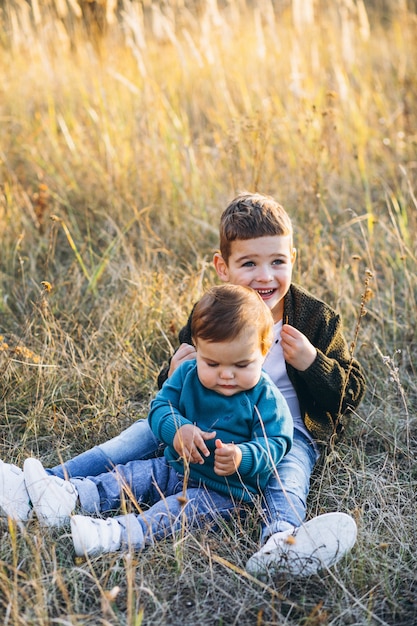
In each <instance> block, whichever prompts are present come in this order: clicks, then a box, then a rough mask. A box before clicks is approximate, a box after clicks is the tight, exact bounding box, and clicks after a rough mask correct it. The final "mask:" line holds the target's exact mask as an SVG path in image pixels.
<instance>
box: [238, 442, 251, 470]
mask: <svg viewBox="0 0 417 626" xmlns="http://www.w3.org/2000/svg"><path fill="white" fill-rule="evenodd" d="M238 448H240V450H241V452H242V460H241V462H240V465H239V467H238V469H237V471H238V472H239V474H242V476H248V475H250V473H251V471H252V455H251V453H250V451H249V447H248V446H247V445H245V444H244V443H240V444H238Z"/></svg>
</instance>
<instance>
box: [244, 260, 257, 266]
mask: <svg viewBox="0 0 417 626" xmlns="http://www.w3.org/2000/svg"><path fill="white" fill-rule="evenodd" d="M254 266H255V263H254V262H253V261H246V263H243V265H242V267H254Z"/></svg>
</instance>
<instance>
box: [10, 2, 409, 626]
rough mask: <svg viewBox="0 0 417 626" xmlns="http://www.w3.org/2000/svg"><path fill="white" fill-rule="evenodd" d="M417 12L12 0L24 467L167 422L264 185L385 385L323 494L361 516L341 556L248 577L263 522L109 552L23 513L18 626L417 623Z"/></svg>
mask: <svg viewBox="0 0 417 626" xmlns="http://www.w3.org/2000/svg"><path fill="white" fill-rule="evenodd" d="M415 10H416V7H415V6H414V5H413V3H411V2H407V1H406V0H390V1H389V0H386V1H385V2H383V1H382V0H379V1H378V0H374V1H373V2H371V1H369V2H367V1H366V0H365V1H364V0H333V1H332V2H325V1H324V0H304V1H303V2H301V0H298V1H296V0H293V1H292V2H291V1H290V0H275V1H274V0H259V1H257V2H250V1H249V0H223V1H221V0H218V1H217V2H216V0H207V1H205V2H204V1H197V0H196V1H192V0H173V1H172V2H169V1H168V0H165V1H162V0H161V1H160V2H150V1H149V0H148V1H145V0H143V1H142V2H140V1H139V0H120V1H119V2H118V3H116V2H115V3H113V4H111V3H110V2H109V3H108V5H107V7H106V6H105V4H104V0H103V2H101V3H100V2H98V1H97V2H81V1H80V2H77V1H76V0H48V1H46V0H45V2H43V1H41V0H36V1H35V0H32V2H27V1H26V0H3V1H2V2H0V24H1V26H0V77H1V80H0V233H1V246H0V376H1V379H0V396H1V402H0V458H1V459H3V460H4V461H8V462H13V463H17V464H19V465H21V464H22V463H23V461H24V459H25V458H26V457H28V456H31V455H35V456H37V457H39V458H40V459H41V460H42V461H43V462H44V463H45V465H47V466H48V465H50V464H55V463H57V462H59V460H60V459H64V460H65V459H68V458H70V457H71V456H72V455H74V454H76V453H78V452H81V451H83V450H85V449H87V448H88V447H90V446H92V445H94V444H96V443H99V442H101V441H104V440H106V439H108V438H109V437H111V436H113V435H115V434H117V433H118V432H120V430H122V429H123V428H125V427H126V426H127V425H129V424H130V423H131V422H132V421H133V420H135V419H138V418H140V417H144V416H146V413H147V407H148V404H149V401H150V399H151V398H152V396H153V394H154V393H155V391H156V376H157V373H158V372H159V369H160V367H161V366H162V364H163V363H164V362H165V361H166V359H167V358H168V357H169V355H170V353H171V351H172V350H173V348H174V347H175V346H176V345H177V332H178V330H179V328H180V327H181V325H182V324H183V323H184V322H185V320H186V318H187V316H188V313H189V311H190V309H191V307H192V305H193V303H194V302H195V301H196V299H197V298H198V297H199V296H200V295H201V293H202V291H203V289H204V288H205V287H206V286H207V285H209V284H211V283H213V282H214V281H215V274H214V271H213V269H212V267H211V258H212V254H213V251H214V250H215V249H216V246H217V243H218V242H217V224H218V219H219V216H220V213H221V212H222V210H223V208H225V206H226V204H227V203H228V202H229V201H230V200H231V198H232V197H233V196H234V195H236V193H238V192H239V191H242V190H250V191H255V190H258V191H261V192H263V193H268V194H271V195H273V196H274V197H275V198H277V199H278V200H279V201H280V202H282V204H283V205H284V206H285V207H286V208H287V210H288V212H289V213H290V214H291V216H292V218H293V220H294V224H295V239H296V247H297V249H298V260H297V265H296V268H295V273H294V280H295V281H296V282H298V283H301V284H303V285H304V286H305V287H306V288H307V289H309V290H310V291H312V292H313V293H315V294H316V295H317V296H319V297H321V298H323V299H325V300H326V301H327V302H329V303H330V304H331V305H332V306H333V307H335V308H336V309H337V310H339V311H340V312H341V313H342V314H343V316H344V322H345V333H346V336H347V337H348V339H349V341H351V342H352V349H353V350H354V354H355V356H356V357H357V358H358V359H359V360H360V361H361V362H362V364H363V366H364V369H365V371H366V376H367V394H366V396H365V399H364V401H363V403H362V404H361V405H360V407H359V409H358V412H357V413H356V414H355V415H353V416H351V419H350V422H349V426H348V428H347V432H346V435H345V437H344V439H343V440H342V441H340V442H339V443H338V444H337V445H336V446H334V447H332V448H328V449H327V450H325V451H324V453H323V458H322V460H321V462H320V464H319V466H318V467H317V470H316V472H315V474H314V478H313V484H312V489H311V494H310V500H309V517H311V516H314V515H316V514H318V513H322V512H326V511H333V510H342V511H346V512H349V513H351V514H352V515H354V516H355V519H356V521H357V524H358V528H359V534H358V541H357V544H356V546H355V547H354V549H353V551H352V552H351V553H350V554H349V555H347V556H346V557H345V559H344V560H343V561H342V562H341V563H340V564H338V565H337V566H336V567H334V568H333V569H332V570H329V571H325V572H321V573H320V574H319V575H316V576H313V577H311V578H307V579H304V580H296V579H285V578H281V577H274V578H272V577H271V579H270V580H268V581H267V582H265V583H262V582H259V581H257V580H255V579H252V578H251V577H249V576H248V575H246V574H245V571H244V566H245V562H246V560H247V559H248V557H249V556H250V555H251V554H252V552H253V551H254V550H255V549H256V548H257V545H258V525H257V520H256V518H255V517H253V518H248V519H246V520H244V521H238V520H236V522H235V523H231V524H229V525H225V526H224V527H222V528H221V529H220V530H219V532H217V533H210V532H203V531H202V532H200V533H197V534H189V533H186V532H184V533H182V534H181V536H179V537H177V538H175V540H170V541H165V542H161V543H159V544H158V545H156V546H155V547H153V548H150V549H147V550H146V551H144V552H142V553H140V554H130V555H123V554H113V555H107V556H105V557H100V558H95V559H91V560H87V561H84V560H79V559H78V560H76V559H75V558H74V552H73V548H72V544H71V541H70V538H69V536H68V530H67V529H64V530H61V531H53V532H50V531H47V530H45V529H43V528H41V527H39V525H38V524H37V522H36V520H31V521H30V522H29V523H28V524H27V525H26V526H19V525H16V524H15V523H13V522H11V521H10V522H9V523H8V522H7V520H3V521H1V525H0V535H1V544H0V619H1V621H2V623H3V624H5V625H10V626H21V625H23V624H25V625H26V624H30V625H36V626H46V625H54V626H58V625H59V626H69V625H71V626H87V625H88V626H89V625H91V626H98V625H103V626H108V625H112V626H113V625H114V626H115V625H126V626H140V625H142V624H144V625H151V624H152V625H165V624H166V625H170V626H174V625H181V626H186V625H187V626H188V625H190V626H194V625H196V624H199V625H202V626H203V625H204V626H212V625H213V626H225V625H232V624H236V625H239V626H255V625H256V626H261V625H268V626H269V625H271V626H272V625H277V626H283V625H285V626H298V625H299V626H322V625H333V626H348V625H349V626H353V625H368V626H371V625H372V626H374V625H375V626H377V625H389V626H400V625H401V626H413V625H414V624H417V573H416V572H417V522H416V518H417V497H416V493H417V464H416V455H417V418H416V411H417V378H416V369H417V337H416V322H417V317H416V298H417V275H416V274H417V272H416V256H417V246H416V233H417V198H416V194H417V191H416V189H417V186H416V180H417V72H416V60H417V54H416V53H417V37H416V34H417V15H416V12H415ZM106 11H107V12H106Z"/></svg>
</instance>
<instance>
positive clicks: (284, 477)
mask: <svg viewBox="0 0 417 626" xmlns="http://www.w3.org/2000/svg"><path fill="white" fill-rule="evenodd" d="M319 456H320V454H319V452H318V449H317V447H316V446H315V445H314V444H313V443H311V441H310V440H309V439H308V438H307V437H306V436H305V435H304V433H302V432H301V431H299V430H297V429H296V428H294V439H293V445H292V448H291V450H290V451H289V452H288V454H286V455H285V456H284V458H283V459H282V461H280V463H279V464H278V466H277V467H276V471H275V474H274V475H273V476H272V477H271V478H270V480H269V482H268V484H267V486H266V489H265V491H264V503H265V507H264V510H263V513H264V515H263V519H262V534H261V540H262V543H264V542H265V541H266V539H268V537H269V536H270V535H272V534H273V533H276V532H279V531H281V530H287V529H288V528H291V526H295V527H298V526H300V525H301V523H302V522H303V521H304V519H305V516H306V506H307V496H308V492H309V489H310V478H311V474H312V472H313V469H314V466H315V464H316V463H317V461H318V459H319Z"/></svg>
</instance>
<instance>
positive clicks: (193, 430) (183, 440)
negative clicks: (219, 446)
mask: <svg viewBox="0 0 417 626" xmlns="http://www.w3.org/2000/svg"><path fill="white" fill-rule="evenodd" d="M215 436H216V433H215V432H212V433H207V432H205V431H204V430H201V428H199V427H198V426H194V425H193V424H184V426H181V428H179V429H178V430H177V432H176V434H175V437H174V441H173V442H172V445H173V446H174V450H175V452H177V453H178V454H179V455H180V457H182V458H183V459H184V460H185V461H187V462H188V463H200V465H201V464H202V463H204V459H203V457H202V456H201V455H202V454H203V455H204V456H210V451H209V449H208V448H207V446H206V444H205V443H204V442H205V441H206V440H207V439H213V437H215ZM200 453H201V454H200Z"/></svg>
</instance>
